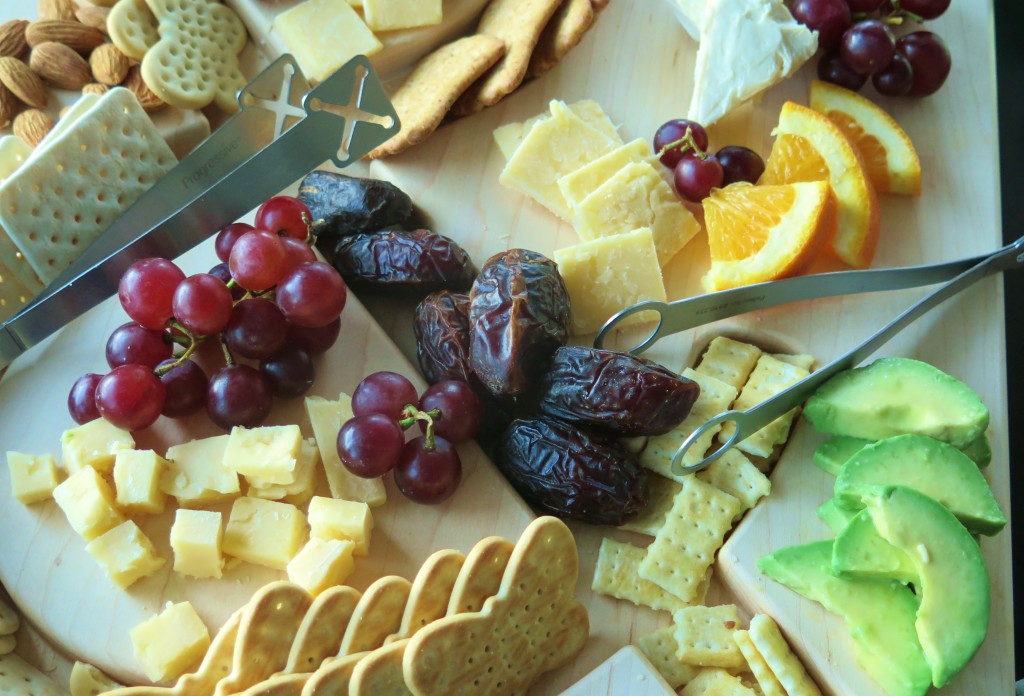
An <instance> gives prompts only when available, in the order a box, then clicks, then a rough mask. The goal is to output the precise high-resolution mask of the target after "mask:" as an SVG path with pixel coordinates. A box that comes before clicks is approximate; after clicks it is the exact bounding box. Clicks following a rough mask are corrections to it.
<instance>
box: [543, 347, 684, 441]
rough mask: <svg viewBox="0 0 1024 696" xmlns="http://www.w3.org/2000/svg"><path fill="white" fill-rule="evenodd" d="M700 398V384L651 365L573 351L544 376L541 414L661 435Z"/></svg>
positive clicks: (562, 351)
mask: <svg viewBox="0 0 1024 696" xmlns="http://www.w3.org/2000/svg"><path fill="white" fill-rule="evenodd" d="M699 394H700V387H699V386H698V385H697V383H696V382H694V381H692V380H689V379H686V378H684V377H680V376H679V375H677V374H676V373H675V372H672V371H671V370H669V369H667V368H665V367H662V366H661V365H659V364H657V363H655V362H651V361H650V360H645V359H644V358H638V357H636V356H635V355H630V354H629V353H622V352H619V351H614V350H598V349H596V348H586V347H584V346H567V347H563V348H559V349H558V350H556V351H555V355H554V357H553V358H552V360H551V368H550V369H549V370H548V372H547V374H546V375H545V376H544V386H543V389H542V391H541V398H540V410H541V411H543V412H544V413H546V414H548V415H549V416H555V417H556V418H559V419H561V420H563V421H566V422H569V423H576V424H579V425H585V426H591V427H594V428H600V429H602V430H606V431H608V432H610V433H614V434H616V435H624V436H633V435H661V434H663V433H667V432H668V431H669V430H671V429H672V428H674V427H676V426H677V425H679V424H680V423H681V422H682V421H683V419H684V418H686V416H687V414H689V413H690V409H691V408H693V402H694V401H696V400H697V396H698V395H699Z"/></svg>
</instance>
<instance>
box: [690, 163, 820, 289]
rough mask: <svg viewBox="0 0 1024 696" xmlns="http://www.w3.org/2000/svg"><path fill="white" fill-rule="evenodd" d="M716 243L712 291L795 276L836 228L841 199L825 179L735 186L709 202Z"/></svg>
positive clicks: (709, 278) (706, 281)
mask: <svg viewBox="0 0 1024 696" xmlns="http://www.w3.org/2000/svg"><path fill="white" fill-rule="evenodd" d="M703 203H704V224H705V226H706V227H707V231H708V241H709V243H710V245H711V270H709V271H708V273H707V275H705V276H704V278H703V280H702V283H703V285H704V289H705V290H707V291H708V292H712V291H715V290H725V289H727V288H734V287H738V286H740V285H750V284H752V283H762V282H764V281H768V280H775V279H777V278H785V277H788V276H792V275H796V274H797V273H799V272H800V271H802V270H803V269H804V268H806V267H807V265H808V264H809V263H810V262H811V261H813V260H814V259H815V257H816V256H817V255H818V251H819V250H820V249H821V247H822V246H823V245H825V244H827V243H828V241H829V240H830V239H831V237H832V235H833V233H834V232H835V228H836V200H835V196H834V195H833V194H832V188H831V187H830V186H829V184H828V182H825V181H809V182H804V183H798V184H782V185H777V186H751V185H750V184H733V185H732V186H727V187H726V188H724V189H715V190H713V191H712V192H711V195H710V196H708V197H707V198H705V199H704V201H703Z"/></svg>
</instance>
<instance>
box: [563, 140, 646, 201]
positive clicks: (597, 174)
mask: <svg viewBox="0 0 1024 696" xmlns="http://www.w3.org/2000/svg"><path fill="white" fill-rule="evenodd" d="M653 157H654V151H653V150H651V146H650V144H648V142H647V141H646V140H644V139H643V138H637V139H636V140H633V141H632V142H628V143H626V144H625V145H622V146H620V147H617V148H615V149H614V150H612V151H611V152H609V153H608V154H606V155H602V156H601V157H598V158H597V159H595V160H594V161H593V162H590V163H588V164H585V165H583V166H582V167H580V168H579V169H577V170H576V171H574V172H571V173H569V174H566V175H565V176H563V177H562V178H561V179H559V180H558V190H559V191H561V192H562V195H563V196H564V197H565V202H566V203H568V204H569V208H571V209H573V210H575V209H576V206H578V205H579V204H580V203H582V202H583V199H585V198H586V197H587V196H589V195H590V194H592V193H593V192H594V191H596V190H597V188H598V187H599V186H600V185H601V184H603V183H604V182H606V181H608V180H609V179H611V178H612V177H613V176H615V174H616V173H618V171H619V170H620V169H622V168H623V167H625V166H626V165H627V164H632V163H633V162H641V161H644V160H650V159H652V158H653Z"/></svg>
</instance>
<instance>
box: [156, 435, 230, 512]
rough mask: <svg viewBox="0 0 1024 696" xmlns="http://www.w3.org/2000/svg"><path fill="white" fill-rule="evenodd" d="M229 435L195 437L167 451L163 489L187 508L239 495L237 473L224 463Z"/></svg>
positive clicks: (161, 478)
mask: <svg viewBox="0 0 1024 696" xmlns="http://www.w3.org/2000/svg"><path fill="white" fill-rule="evenodd" d="M229 437H230V436H228V435H218V436H216V437H208V438H205V439H203V440H192V441H191V442H186V443H185V444H182V445H175V446H174V447H171V448H170V449H169V450H167V470H166V471H164V473H163V474H162V475H161V476H160V490H162V491H163V492H164V493H166V494H167V495H171V496H174V497H175V498H177V499H178V505H180V506H181V507H186V508H196V507H202V506H204V505H208V504H210V503H217V502H220V501H223V500H230V499H231V498H235V497H238V495H239V494H240V493H241V488H240V486H239V483H238V474H236V473H235V471H234V470H233V469H231V468H229V467H227V466H225V464H224V452H225V451H226V450H227V446H228V438H229Z"/></svg>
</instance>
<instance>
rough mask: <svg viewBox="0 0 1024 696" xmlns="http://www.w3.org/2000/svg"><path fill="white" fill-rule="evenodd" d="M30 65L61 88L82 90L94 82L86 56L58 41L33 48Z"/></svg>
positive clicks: (40, 75)
mask: <svg viewBox="0 0 1024 696" xmlns="http://www.w3.org/2000/svg"><path fill="white" fill-rule="evenodd" d="M28 64H29V66H30V67H31V68H32V69H33V70H34V71H35V72H36V74H38V75H39V77H41V78H43V79H44V80H46V81H47V82H49V83H50V84H51V85H53V86H54V87H58V88H60V89H70V90H74V91H76V92H77V91H80V90H81V89H82V87H84V86H86V85H87V84H89V83H90V82H92V73H91V72H90V71H89V64H88V63H86V62H85V58H83V57H82V56H80V55H78V54H77V53H75V52H74V51H73V50H72V49H71V48H69V47H67V46H65V45H64V44H62V43H57V42H56V41H47V42H46V43H41V44H38V45H37V46H35V47H34V48H33V49H32V53H31V55H29V58H28Z"/></svg>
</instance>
